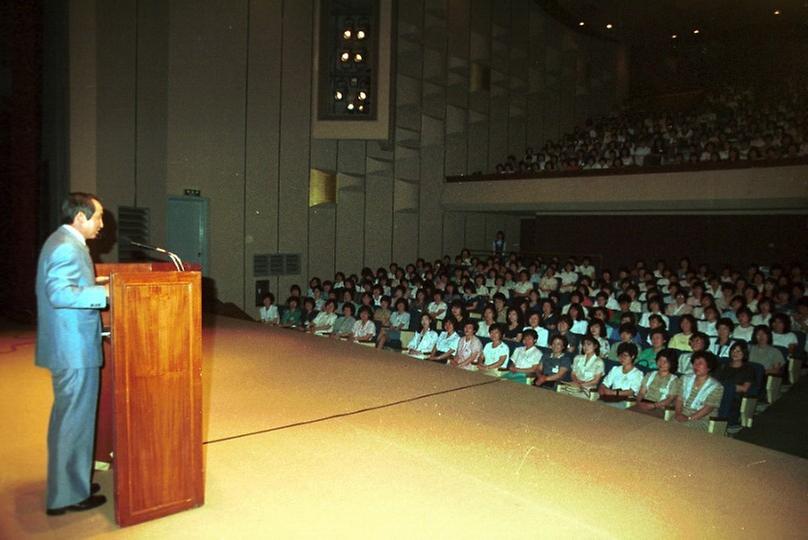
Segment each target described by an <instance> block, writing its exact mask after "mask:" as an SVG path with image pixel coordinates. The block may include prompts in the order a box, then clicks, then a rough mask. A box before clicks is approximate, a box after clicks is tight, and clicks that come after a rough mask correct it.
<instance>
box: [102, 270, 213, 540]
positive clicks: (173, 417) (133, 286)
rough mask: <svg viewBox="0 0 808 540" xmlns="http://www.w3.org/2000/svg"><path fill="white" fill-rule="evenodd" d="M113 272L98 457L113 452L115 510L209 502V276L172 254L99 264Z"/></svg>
mask: <svg viewBox="0 0 808 540" xmlns="http://www.w3.org/2000/svg"><path fill="white" fill-rule="evenodd" d="M96 275H97V276H99V277H101V276H109V278H110V299H109V305H110V308H109V310H108V311H105V312H103V313H102V319H103V321H104V327H105V328H109V330H110V336H109V337H108V338H105V339H104V367H103V368H102V370H101V392H100V398H99V408H98V430H97V435H96V452H95V459H96V461H101V462H110V461H111V462H112V466H113V469H114V473H115V474H114V478H115V489H114V491H115V519H116V521H117V522H118V524H119V525H121V526H127V525H134V524H135V523H140V522H143V521H148V520H151V519H156V518H159V517H162V516H165V515H168V514H173V513H175V512H180V511H182V510H187V509H189V508H194V507H197V506H201V505H202V504H203V503H204V499H205V487H204V475H203V474H204V472H203V469H204V463H203V455H202V284H201V274H200V272H198V271H190V272H177V271H176V270H174V267H173V265H171V264H167V263H144V264H140V263H136V264H98V265H96Z"/></svg>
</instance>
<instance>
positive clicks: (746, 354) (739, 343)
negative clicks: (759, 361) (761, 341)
mask: <svg viewBox="0 0 808 540" xmlns="http://www.w3.org/2000/svg"><path fill="white" fill-rule="evenodd" d="M735 348H739V349H741V352H743V358H742V359H741V362H743V363H744V364H745V363H746V362H748V361H749V345H747V344H746V342H745V341H734V342H733V343H732V346H731V347H730V348H729V352H730V355H731V354H732V350H733V349H735Z"/></svg>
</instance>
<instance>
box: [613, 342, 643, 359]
mask: <svg viewBox="0 0 808 540" xmlns="http://www.w3.org/2000/svg"><path fill="white" fill-rule="evenodd" d="M623 353H628V355H629V356H630V357H631V358H632V360H636V359H637V354H638V352H637V345H635V344H634V343H621V344H620V345H618V346H617V356H620V355H621V354H623Z"/></svg>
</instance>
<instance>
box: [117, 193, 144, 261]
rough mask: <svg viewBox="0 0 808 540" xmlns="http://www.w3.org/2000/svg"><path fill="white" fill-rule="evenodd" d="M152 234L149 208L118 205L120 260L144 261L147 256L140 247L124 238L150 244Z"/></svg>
mask: <svg viewBox="0 0 808 540" xmlns="http://www.w3.org/2000/svg"><path fill="white" fill-rule="evenodd" d="M150 236H151V235H150V232H149V209H148V208H135V207H132V206H119V207H118V260H119V261H120V262H132V261H142V260H143V259H145V258H146V255H145V254H144V253H143V252H142V251H141V250H140V248H137V247H135V246H133V245H130V244H129V242H127V241H124V240H123V239H124V238H126V239H129V240H134V241H135V242H140V243H142V244H148V243H149V238H150Z"/></svg>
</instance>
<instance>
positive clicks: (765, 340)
mask: <svg viewBox="0 0 808 540" xmlns="http://www.w3.org/2000/svg"><path fill="white" fill-rule="evenodd" d="M771 342H772V331H771V329H770V328H769V327H768V326H766V325H765V324H759V325H758V326H756V327H755V334H754V337H753V339H752V346H751V347H749V361H750V362H756V363H758V364H760V365H762V366H763V367H764V368H766V373H767V374H769V375H781V374H782V373H783V365H784V364H785V358H783V353H781V352H780V351H779V350H778V349H777V348H776V347H774V346H772V344H771Z"/></svg>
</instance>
